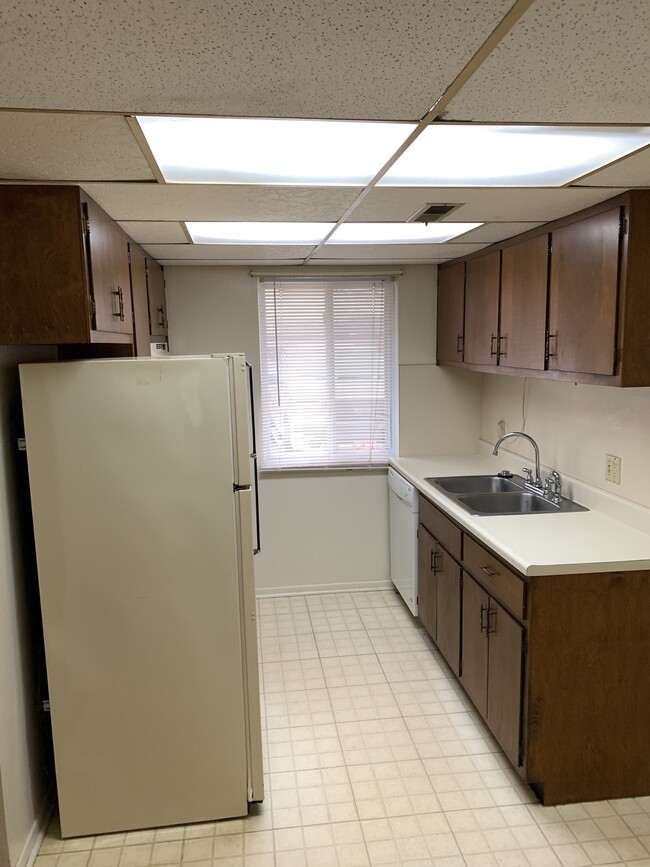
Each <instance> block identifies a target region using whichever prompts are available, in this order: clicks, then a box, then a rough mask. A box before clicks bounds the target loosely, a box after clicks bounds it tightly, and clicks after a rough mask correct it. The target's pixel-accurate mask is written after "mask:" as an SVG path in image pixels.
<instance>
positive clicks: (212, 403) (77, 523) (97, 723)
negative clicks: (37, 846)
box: [21, 357, 259, 837]
mask: <svg viewBox="0 0 650 867" xmlns="http://www.w3.org/2000/svg"><path fill="white" fill-rule="evenodd" d="M21 382H22V393H23V406H24V415H25V432H26V440H27V456H28V465H29V476H30V487H31V492H32V503H33V512H34V528H35V536H36V548H37V558H38V570H39V582H40V589H41V601H42V609H43V624H44V634H45V644H46V655H47V666H48V680H49V686H50V699H51V714H52V726H53V736H54V750H55V765H56V775H57V786H58V794H59V807H60V815H61V827H62V832H63V835H64V836H66V837H68V836H78V835H79V836H80V835H87V834H101V833H108V832H112V831H121V830H127V829H131V828H147V827H154V826H161V825H181V824H187V823H190V822H202V821H210V820H214V819H218V818H224V817H230V816H241V815H244V814H246V812H247V809H248V800H249V796H250V792H249V790H250V788H251V784H250V782H249V776H250V773H249V759H248V756H249V750H250V745H249V741H250V740H251V738H252V735H251V734H250V730H249V726H248V721H247V711H248V712H251V711H250V709H251V708H253V705H254V703H253V701H252V699H251V696H250V694H249V690H250V688H251V686H250V685H251V683H252V682H253V677H252V674H251V661H250V660H251V659H252V656H253V650H252V647H251V648H250V649H249V644H250V642H249V640H248V639H247V642H246V645H245V646H246V651H247V653H248V654H250V658H247V659H244V657H243V654H242V635H243V634H244V635H247V636H248V635H249V633H250V629H249V628H248V627H247V628H245V629H244V628H243V624H242V617H243V616H244V615H248V612H249V609H250V604H251V603H250V599H249V598H248V596H246V594H250V589H248V590H246V593H245V604H244V606H243V609H242V589H241V587H242V584H241V581H240V571H241V567H242V563H246V562H247V561H246V558H245V557H244V550H245V549H246V550H249V549H250V539H244V538H243V535H240V529H242V528H244V527H245V522H244V521H243V520H242V517H241V515H240V514H239V511H238V504H237V501H236V499H237V498H236V496H235V494H234V492H233V478H234V475H235V469H234V463H233V453H234V446H233V438H232V436H231V430H232V400H231V392H232V390H231V368H230V365H229V363H228V362H227V361H226V360H225V359H223V360H215V359H210V358H209V357H208V358H205V359H145V358H142V359H137V360H115V361H83V362H66V363H57V364H43V365H23V366H22V367H21ZM244 535H245V531H244ZM258 701H259V699H258ZM253 712H254V711H253ZM258 712H259V711H258ZM256 725H257V723H256Z"/></svg>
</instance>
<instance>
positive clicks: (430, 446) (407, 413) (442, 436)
mask: <svg viewBox="0 0 650 867" xmlns="http://www.w3.org/2000/svg"><path fill="white" fill-rule="evenodd" d="M436 277H437V275H434V276H433V278H432V272H431V268H429V267H426V266H411V267H409V268H406V269H405V274H404V277H403V278H402V279H400V281H399V301H398V329H397V331H398V345H399V453H400V455H403V456H409V457H417V456H420V455H436V454H437V455H452V454H473V453H474V452H475V451H476V444H477V439H478V434H479V430H480V426H481V380H482V377H481V375H480V374H477V373H473V372H472V371H466V370H458V369H455V368H451V367H436V292H435V289H434V284H435V280H436Z"/></svg>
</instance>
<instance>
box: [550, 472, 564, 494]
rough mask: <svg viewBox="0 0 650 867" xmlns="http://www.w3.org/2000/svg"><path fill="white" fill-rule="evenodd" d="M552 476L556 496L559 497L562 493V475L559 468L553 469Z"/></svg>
mask: <svg viewBox="0 0 650 867" xmlns="http://www.w3.org/2000/svg"><path fill="white" fill-rule="evenodd" d="M551 478H552V479H553V487H554V489H555V496H556V497H559V496H560V495H561V493H562V476H561V475H560V474H559V473H558V471H557V470H553V472H552V473H551Z"/></svg>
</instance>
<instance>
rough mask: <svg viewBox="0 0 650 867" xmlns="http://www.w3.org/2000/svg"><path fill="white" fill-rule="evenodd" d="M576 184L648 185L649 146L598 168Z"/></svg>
mask: <svg viewBox="0 0 650 867" xmlns="http://www.w3.org/2000/svg"><path fill="white" fill-rule="evenodd" d="M576 185H577V186H587V187H589V186H594V187H597V186H604V187H609V186H616V187H625V189H629V188H630V187H650V148H644V149H643V150H642V151H639V152H638V153H636V154H633V155H632V156H630V157H626V158H625V159H624V160H620V161H619V162H617V163H614V164H613V165H611V166H609V167H608V168H604V169H600V170H599V171H597V172H594V173H593V174H591V175H589V176H588V177H586V178H584V180H582V181H577V182H576Z"/></svg>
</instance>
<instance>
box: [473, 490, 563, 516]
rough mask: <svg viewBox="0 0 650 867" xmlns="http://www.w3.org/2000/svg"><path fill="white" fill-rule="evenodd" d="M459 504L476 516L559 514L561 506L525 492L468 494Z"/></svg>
mask: <svg viewBox="0 0 650 867" xmlns="http://www.w3.org/2000/svg"><path fill="white" fill-rule="evenodd" d="M458 502H459V503H460V504H461V505H463V506H465V508H467V509H469V510H470V512H472V513H473V514H475V515H521V514H525V513H527V512H559V511H560V506H559V505H556V504H555V503H551V502H550V501H549V500H545V499H544V498H543V497H540V496H538V495H537V494H530V493H527V492H524V491H519V492H518V493H511V492H508V493H502V494H467V495H466V496H464V497H458Z"/></svg>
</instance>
